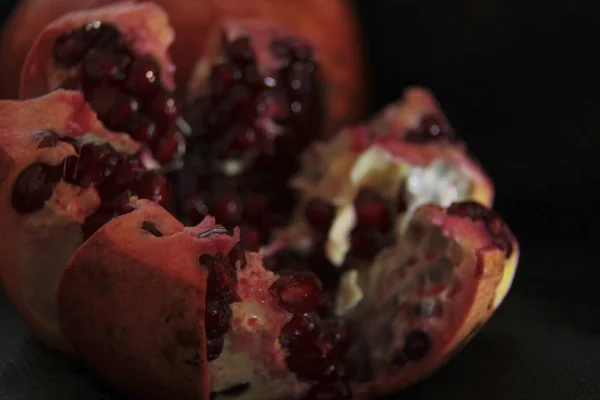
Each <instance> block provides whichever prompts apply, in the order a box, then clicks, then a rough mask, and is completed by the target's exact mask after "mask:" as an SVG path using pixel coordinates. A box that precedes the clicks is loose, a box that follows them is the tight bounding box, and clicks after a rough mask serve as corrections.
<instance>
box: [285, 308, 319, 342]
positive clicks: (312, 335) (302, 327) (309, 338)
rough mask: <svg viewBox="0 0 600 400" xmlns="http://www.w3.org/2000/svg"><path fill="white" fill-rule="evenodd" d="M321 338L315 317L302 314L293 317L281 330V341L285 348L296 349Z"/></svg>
mask: <svg viewBox="0 0 600 400" xmlns="http://www.w3.org/2000/svg"><path fill="white" fill-rule="evenodd" d="M318 337H319V330H318V329H317V327H316V325H315V322H314V320H313V317H311V315H310V314H301V315H297V316H295V317H293V318H292V319H291V320H290V321H289V322H288V323H287V324H285V325H284V326H283V328H281V333H280V336H279V341H280V343H281V346H282V347H284V348H288V349H289V348H294V347H295V346H297V345H299V344H301V343H312V342H313V341H315V340H316V339H317V338H318Z"/></svg>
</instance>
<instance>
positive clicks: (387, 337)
mask: <svg viewBox="0 0 600 400" xmlns="http://www.w3.org/2000/svg"><path fill="white" fill-rule="evenodd" d="M475 204H477V206H474V205H475ZM475 207H477V210H478V212H479V213H481V214H483V215H485V216H486V217H485V218H484V219H480V218H477V217H476V216H475V218H474V217H473V214H470V213H469V214H467V213H462V212H459V213H457V210H465V209H471V210H472V209H474V208H475ZM481 214H480V215H481ZM491 218H494V220H495V221H496V222H495V224H496V225H495V226H496V227H501V228H502V229H501V230H502V232H503V233H502V240H503V241H506V242H500V241H499V237H498V236H497V234H496V233H494V232H492V231H491V230H490V226H489V223H488V222H487V221H488V220H489V219H491ZM506 245H508V246H509V247H510V248H511V251H510V253H509V254H507V252H506V251H505V249H506ZM518 258H519V249H518V244H517V242H516V240H515V238H514V236H513V235H512V233H511V232H510V230H509V228H508V227H507V226H506V224H505V223H504V222H503V221H502V220H501V219H500V218H499V217H498V216H497V215H496V214H495V213H494V212H493V211H491V210H489V209H488V208H487V207H485V206H483V205H481V204H478V203H476V202H473V201H467V202H458V203H452V204H451V205H450V206H449V208H447V209H444V208H442V207H439V206H436V205H432V204H427V205H423V206H420V207H419V208H418V209H417V210H415V212H414V213H413V214H412V217H411V220H410V222H408V223H407V224H406V226H405V228H404V229H403V231H402V232H401V233H400V234H399V235H398V237H397V241H396V244H394V245H393V246H391V247H388V248H386V249H384V250H382V251H381V252H379V254H378V255H377V257H376V258H375V259H374V261H372V262H371V263H370V265H369V266H368V267H367V268H363V269H359V270H355V272H354V276H353V277H352V278H351V279H347V278H346V277H342V281H341V285H342V286H346V287H345V288H344V287H341V288H340V291H339V292H338V305H339V304H342V303H347V301H348V298H347V297H346V296H345V295H344V293H345V292H346V293H347V292H349V291H350V290H352V291H354V292H355V297H358V298H359V300H358V301H356V302H355V304H354V305H352V306H351V307H347V308H345V309H344V312H343V313H342V314H343V316H344V317H345V318H349V319H350V320H352V321H355V322H356V323H357V326H358V327H359V329H357V333H356V334H357V335H359V336H360V337H361V342H362V346H363V350H364V351H365V352H366V354H367V356H366V360H365V358H363V359H362V363H361V365H363V369H362V370H360V371H359V373H358V379H359V381H361V380H363V379H364V378H366V377H368V378H369V381H368V382H366V381H363V382H362V383H357V384H356V385H355V386H354V388H353V389H354V393H355V395H356V396H358V397H359V398H376V397H377V396H382V395H385V394H389V393H393V392H394V391H397V390H399V389H401V388H402V387H405V386H407V385H410V384H412V383H414V382H416V381H418V380H420V379H422V378H423V377H424V376H426V375H428V374H429V373H431V372H432V371H434V370H435V369H437V368H439V367H440V366H441V365H443V364H444V363H445V362H446V361H448V359H449V358H450V357H452V356H453V355H454V354H455V353H456V352H457V351H458V350H460V349H461V348H462V346H463V345H464V344H465V343H466V342H467V341H468V340H470V339H471V338H472V337H473V335H474V334H475V333H476V332H477V330H478V329H479V328H480V327H481V326H483V324H485V322H486V321H487V319H488V318H489V317H490V316H491V315H492V313H493V312H494V311H495V309H496V308H497V307H498V306H499V305H500V303H501V302H502V300H503V299H504V297H505V296H506V293H507V291H508V289H509V287H510V284H511V282H512V280H513V278H514V273H515V269H516V264H517V262H518ZM348 274H349V273H347V275H348ZM362 357H365V355H364V354H363V355H362ZM365 365H366V366H365ZM371 377H373V379H372V380H371V379H370V378H371Z"/></svg>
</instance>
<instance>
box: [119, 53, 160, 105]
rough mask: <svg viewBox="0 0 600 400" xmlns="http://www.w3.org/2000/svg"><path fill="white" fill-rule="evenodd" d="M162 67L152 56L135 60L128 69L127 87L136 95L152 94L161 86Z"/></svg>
mask: <svg viewBox="0 0 600 400" xmlns="http://www.w3.org/2000/svg"><path fill="white" fill-rule="evenodd" d="M159 74H160V68H159V66H158V63H157V62H156V60H154V59H153V58H152V57H140V58H136V59H135V60H133V62H132V63H131V64H130V65H129V70H128V71H127V78H126V79H125V88H126V89H127V90H128V91H129V92H130V93H132V94H134V95H136V96H145V95H149V94H150V95H151V94H153V92H154V91H156V90H158V89H159V87H160V75H159Z"/></svg>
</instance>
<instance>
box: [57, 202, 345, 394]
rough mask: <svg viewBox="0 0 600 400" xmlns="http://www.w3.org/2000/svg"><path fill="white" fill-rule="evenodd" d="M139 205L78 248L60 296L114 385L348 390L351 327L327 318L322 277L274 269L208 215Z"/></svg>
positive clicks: (71, 334)
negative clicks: (190, 217)
mask: <svg viewBox="0 0 600 400" xmlns="http://www.w3.org/2000/svg"><path fill="white" fill-rule="evenodd" d="M131 204H132V207H134V208H135V210H134V211H132V212H131V213H129V214H127V215H123V216H121V217H118V218H116V219H114V220H113V221H111V222H109V223H108V224H106V225H104V226H103V227H102V228H101V229H100V230H98V231H97V232H96V233H95V234H94V235H93V236H92V237H90V239H89V240H87V241H86V242H85V243H84V244H83V245H82V246H81V247H80V248H79V250H78V251H77V252H76V253H75V255H74V256H73V258H72V259H71V261H70V263H69V265H68V267H67V269H66V271H65V272H64V274H63V276H62V279H61V281H60V285H59V290H58V307H59V319H60V326H61V328H62V329H63V331H64V333H65V335H66V336H67V338H68V339H69V340H70V342H71V343H73V345H74V347H75V348H76V349H77V351H78V352H79V353H80V354H81V355H83V357H84V358H85V359H86V360H87V361H88V362H89V363H90V365H91V366H93V367H94V368H95V369H96V370H97V371H98V372H99V373H100V374H101V375H102V376H103V377H104V378H105V379H106V380H108V381H109V382H111V383H112V384H113V385H115V386H117V387H119V388H121V389H122V390H126V391H128V392H131V393H133V394H135V395H137V396H141V397H143V398H166V397H167V396H170V397H174V398H182V399H183V398H185V399H187V398H190V399H207V398H208V393H209V391H210V394H211V396H216V395H224V396H225V395H233V394H238V395H239V396H243V398H251V399H258V398H260V399H279V398H282V397H285V396H292V397H294V398H298V397H300V396H302V395H303V393H304V392H306V391H307V390H308V389H309V388H310V386H311V385H312V386H313V388H312V389H311V390H313V391H314V390H317V389H318V387H319V385H321V384H323V385H330V384H338V385H344V386H347V385H348V383H346V382H347V381H345V380H344V379H348V378H349V377H350V376H351V375H350V372H349V367H348V366H347V365H346V364H345V356H346V353H347V350H348V348H349V347H350V343H351V336H350V327H349V326H348V325H347V324H346V323H345V322H344V321H343V320H340V319H338V318H335V317H327V316H321V315H319V312H320V311H322V305H323V304H322V302H321V299H322V296H323V291H322V287H321V285H320V282H319V280H318V278H316V276H315V275H314V274H310V273H305V274H290V275H281V276H280V275H277V274H275V273H273V272H271V271H268V270H266V269H265V268H264V267H263V265H262V259H261V256H260V255H259V254H257V253H245V252H244V251H243V249H242V247H241V246H240V243H239V230H237V229H235V230H233V231H231V230H227V229H225V228H223V227H221V226H220V225H215V223H214V219H213V218H212V217H207V218H206V219H205V220H204V221H202V223H200V224H199V225H198V226H196V227H193V228H184V227H183V225H181V224H180V223H179V222H177V221H176V220H175V219H174V218H173V217H172V216H170V215H169V214H168V213H167V212H166V211H165V210H164V209H162V208H161V207H159V206H158V205H156V204H155V203H152V202H149V201H147V200H140V201H133V202H132V203H131ZM298 321H300V322H298ZM315 363H316V364H315ZM319 382H322V383H319ZM315 388H317V389H315ZM211 398H212V397H211Z"/></svg>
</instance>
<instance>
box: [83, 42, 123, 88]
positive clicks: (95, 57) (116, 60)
mask: <svg viewBox="0 0 600 400" xmlns="http://www.w3.org/2000/svg"><path fill="white" fill-rule="evenodd" d="M127 62H128V60H127V59H126V58H125V57H123V56H120V55H117V54H114V53H109V52H105V51H101V50H97V49H92V50H90V51H89V52H88V53H87V55H86V56H85V58H84V59H83V69H82V74H83V80H84V81H85V82H89V83H91V82H97V81H100V80H102V79H111V80H121V79H123V77H124V68H125V66H126V64H127Z"/></svg>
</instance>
